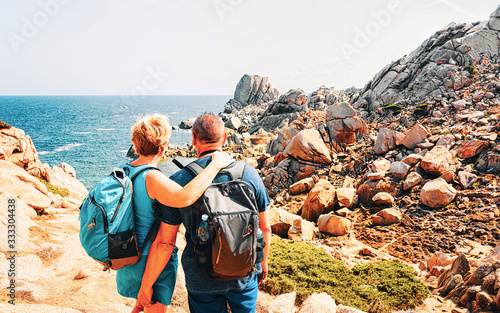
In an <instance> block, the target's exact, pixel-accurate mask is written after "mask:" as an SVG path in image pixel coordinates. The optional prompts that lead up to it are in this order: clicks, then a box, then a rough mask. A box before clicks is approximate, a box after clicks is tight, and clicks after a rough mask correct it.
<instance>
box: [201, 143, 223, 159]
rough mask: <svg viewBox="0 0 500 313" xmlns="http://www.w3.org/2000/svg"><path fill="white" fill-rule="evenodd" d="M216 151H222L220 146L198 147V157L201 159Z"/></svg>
mask: <svg viewBox="0 0 500 313" xmlns="http://www.w3.org/2000/svg"><path fill="white" fill-rule="evenodd" d="M217 151H222V147H213V146H212V147H204V148H203V149H200V151H198V159H201V158H203V157H206V156H208V155H210V154H212V153H214V152H217Z"/></svg>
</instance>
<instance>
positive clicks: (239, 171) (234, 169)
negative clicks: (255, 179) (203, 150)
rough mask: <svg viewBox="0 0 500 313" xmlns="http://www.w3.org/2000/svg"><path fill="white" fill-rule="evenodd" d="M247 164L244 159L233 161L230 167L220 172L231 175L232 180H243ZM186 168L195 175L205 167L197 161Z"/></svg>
mask: <svg viewBox="0 0 500 313" xmlns="http://www.w3.org/2000/svg"><path fill="white" fill-rule="evenodd" d="M245 164H246V163H245V162H243V161H236V162H233V163H232V164H231V165H230V167H226V168H223V169H222V170H220V171H219V174H227V175H229V176H230V177H231V180H243V175H244V174H245ZM184 168H186V169H188V170H190V171H191V172H192V173H193V174H195V175H198V174H200V173H201V171H203V169H204V167H203V166H201V165H200V164H198V163H197V162H196V161H193V162H191V163H189V164H188V165H186V166H185V167H184ZM217 175H218V174H217Z"/></svg>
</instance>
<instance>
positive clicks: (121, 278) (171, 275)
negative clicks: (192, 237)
mask: <svg viewBox="0 0 500 313" xmlns="http://www.w3.org/2000/svg"><path fill="white" fill-rule="evenodd" d="M177 251H178V249H177V247H175V248H174V251H173V252H172V256H171V257H170V260H169V261H168V263H167V265H166V266H165V268H164V269H163V271H162V272H161V274H160V276H159V277H158V279H157V280H156V282H155V283H154V285H153V298H152V299H151V300H152V301H156V302H160V303H161V304H163V305H170V301H171V300H172V294H173V293H174V288H175V280H176V277H177V266H178V260H177ZM147 259H148V256H147V255H143V256H142V257H141V258H140V259H139V262H137V263H136V264H133V265H129V266H125V267H122V268H121V269H119V270H117V271H116V285H117V287H118V293H119V294H120V295H122V296H124V297H127V298H134V299H137V295H138V294H139V290H140V289H141V281H142V275H143V274H144V270H145V268H146V262H147Z"/></svg>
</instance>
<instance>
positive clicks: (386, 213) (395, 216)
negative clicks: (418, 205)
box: [372, 209, 403, 226]
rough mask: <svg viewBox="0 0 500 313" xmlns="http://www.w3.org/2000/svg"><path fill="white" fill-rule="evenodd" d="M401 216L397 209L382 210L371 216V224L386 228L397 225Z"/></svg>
mask: <svg viewBox="0 0 500 313" xmlns="http://www.w3.org/2000/svg"><path fill="white" fill-rule="evenodd" d="M402 218H403V215H402V214H401V211H399V210H397V209H384V210H382V211H380V212H378V213H377V214H375V215H372V223H373V225H376V226H388V225H392V224H394V223H399V222H400V221H401V219H402Z"/></svg>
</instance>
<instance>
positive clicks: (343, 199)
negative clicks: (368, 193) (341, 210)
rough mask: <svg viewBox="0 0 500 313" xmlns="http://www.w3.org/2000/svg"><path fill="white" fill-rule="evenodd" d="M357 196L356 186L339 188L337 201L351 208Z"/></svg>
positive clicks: (341, 205) (340, 204)
mask: <svg viewBox="0 0 500 313" xmlns="http://www.w3.org/2000/svg"><path fill="white" fill-rule="evenodd" d="M355 196H356V189H355V188H337V202H338V204H339V206H340V207H346V208H351V207H352V206H353V205H354V202H355Z"/></svg>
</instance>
